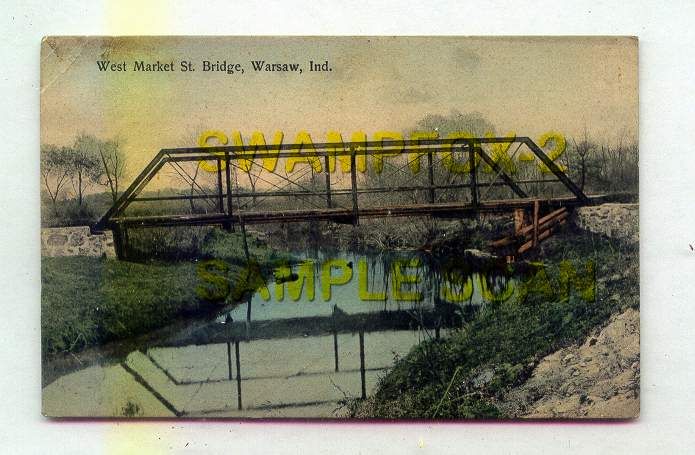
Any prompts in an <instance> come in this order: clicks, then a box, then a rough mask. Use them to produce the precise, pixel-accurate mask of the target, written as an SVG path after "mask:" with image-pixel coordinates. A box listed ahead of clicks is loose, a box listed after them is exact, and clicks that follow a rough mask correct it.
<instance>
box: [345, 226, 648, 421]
mask: <svg viewBox="0 0 695 455" xmlns="http://www.w3.org/2000/svg"><path fill="white" fill-rule="evenodd" d="M542 254H543V256H544V262H546V264H547V265H546V267H545V271H546V274H545V275H544V276H541V275H533V276H532V277H528V278H527V279H525V280H524V282H525V283H526V288H527V289H530V288H535V289H536V290H540V291H541V292H529V293H526V295H525V297H524V298H523V299H522V300H521V301H512V299H509V300H507V301H504V302H499V303H496V304H490V305H487V306H485V307H483V309H482V310H481V311H480V312H479V313H478V314H477V315H476V316H475V317H474V318H473V319H472V320H471V321H470V322H468V323H466V324H464V325H463V326H462V327H461V328H460V329H459V330H457V331H455V332H454V333H453V334H452V335H451V336H449V337H447V338H443V339H440V340H435V339H432V340H427V341H425V342H423V343H420V344H419V345H418V346H416V347H415V348H413V350H412V351H411V352H410V353H409V354H408V355H407V356H406V357H404V358H402V359H400V360H399V361H398V362H397V363H396V364H395V366H394V367H393V368H392V369H391V370H390V371H389V372H388V373H387V374H386V375H385V376H384V377H382V378H381V379H380V382H379V386H378V389H377V392H376V393H375V395H374V396H373V397H371V398H369V399H368V400H367V401H364V402H361V401H359V400H355V401H349V402H348V403H347V404H348V409H349V410H350V411H351V413H352V415H353V416H359V417H372V418H499V417H504V415H503V414H502V413H501V411H500V410H499V409H498V408H497V407H496V406H495V400H497V399H499V398H500V397H501V396H502V394H503V393H504V391H505V390H507V389H508V388H509V387H512V386H514V385H516V384H520V383H522V382H523V381H524V380H525V379H526V378H527V377H528V375H529V374H530V373H531V371H532V369H533V367H534V366H535V364H536V362H537V361H538V360H540V359H541V358H542V357H543V356H545V355H547V354H549V353H551V352H554V351H555V350H557V349H560V348H561V347H563V346H566V345H568V344H570V343H573V342H576V341H579V340H581V339H583V338H584V337H586V336H587V335H588V333H589V332H590V331H591V330H592V329H593V328H595V327H597V326H600V325H601V324H603V323H604V322H605V321H607V319H608V318H609V317H610V316H611V315H612V314H614V313H616V312H618V311H620V310H622V309H624V308H625V307H626V306H629V305H637V304H638V303H637V302H638V301H639V300H638V299H639V277H638V273H637V272H636V268H635V269H634V270H633V269H631V268H630V266H631V265H636V264H637V252H636V251H635V249H634V248H632V247H627V246H625V245H623V244H620V243H619V242H617V241H612V240H608V239H605V238H599V237H596V236H592V235H577V234H574V235H571V236H569V235H565V236H560V237H559V238H555V239H553V240H551V241H548V242H546V244H545V245H544V251H543V252H542ZM588 258H591V259H592V260H593V261H594V263H595V264H596V276H597V277H609V276H612V275H614V274H616V273H617V272H620V271H622V270H626V269H629V270H631V272H629V273H627V274H625V275H623V276H620V275H618V276H616V277H613V279H607V280H605V281H602V282H601V284H600V285H598V286H597V288H596V289H597V293H596V296H595V298H594V299H591V298H587V296H586V295H585V294H583V293H582V292H578V291H577V290H574V291H572V292H570V293H569V294H565V295H564V296H563V294H564V293H559V292H557V290H559V289H562V287H563V285H562V283H563V280H565V279H566V278H567V277H566V274H565V273H564V272H562V270H561V268H560V267H559V263H560V261H562V260H565V261H569V262H570V263H572V264H573V265H574V266H575V268H576V269H577V270H581V269H582V267H584V264H585V261H586V259H588ZM616 295H617V296H618V298H615V297H616Z"/></svg>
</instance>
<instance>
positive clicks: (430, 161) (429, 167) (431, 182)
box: [427, 150, 435, 204]
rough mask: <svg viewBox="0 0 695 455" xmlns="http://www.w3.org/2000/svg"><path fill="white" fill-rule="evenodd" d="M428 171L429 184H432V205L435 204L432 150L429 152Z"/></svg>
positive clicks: (430, 190)
mask: <svg viewBox="0 0 695 455" xmlns="http://www.w3.org/2000/svg"><path fill="white" fill-rule="evenodd" d="M427 171H428V173H429V182H430V188H429V193H430V203H431V204H434V200H435V199H434V164H433V162H432V151H431V150H430V151H429V152H427Z"/></svg>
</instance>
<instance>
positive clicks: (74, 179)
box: [69, 133, 104, 207]
mask: <svg viewBox="0 0 695 455" xmlns="http://www.w3.org/2000/svg"><path fill="white" fill-rule="evenodd" d="M98 142H99V140H98V139H96V138H95V137H94V136H90V135H87V134H84V133H82V134H80V135H79V136H77V139H75V146H74V147H73V149H72V150H71V153H70V160H69V166H70V173H71V175H70V182H71V183H72V188H73V190H74V191H75V195H76V196H77V205H78V207H82V203H83V201H84V192H85V190H86V189H87V188H88V187H89V186H90V185H91V184H92V183H98V182H99V180H100V178H101V176H102V175H103V172H104V171H103V169H102V168H101V165H100V163H99V155H98V151H97V150H98V149H97V148H98Z"/></svg>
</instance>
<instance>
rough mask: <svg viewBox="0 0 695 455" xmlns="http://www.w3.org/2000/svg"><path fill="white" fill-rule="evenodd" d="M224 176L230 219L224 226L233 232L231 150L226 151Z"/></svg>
mask: <svg viewBox="0 0 695 455" xmlns="http://www.w3.org/2000/svg"><path fill="white" fill-rule="evenodd" d="M224 162H225V167H224V176H225V180H226V183H227V217H228V221H227V222H226V223H225V224H224V228H225V229H226V230H227V231H229V232H232V231H234V224H232V176H231V174H230V172H231V170H230V169H229V152H224Z"/></svg>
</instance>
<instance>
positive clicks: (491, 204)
mask: <svg viewBox="0 0 695 455" xmlns="http://www.w3.org/2000/svg"><path fill="white" fill-rule="evenodd" d="M605 197H606V195H591V196H588V198H589V200H590V203H599V202H601V201H602V200H603V199H604V198H605ZM536 200H539V201H540V204H541V205H542V206H545V207H571V206H575V205H579V204H584V202H582V201H579V200H577V198H575V197H559V198H550V199H538V198H519V199H508V200H492V201H485V202H480V203H478V204H476V205H474V204H471V203H460V202H454V203H435V204H414V205H393V206H381V207H364V208H362V207H360V208H359V211H358V214H357V215H358V216H359V218H384V217H407V216H423V215H425V216H427V215H429V216H436V217H442V218H457V217H462V216H466V215H471V214H475V213H495V212H508V211H511V210H514V209H517V208H528V207H531V206H532V205H533V203H534V201H536ZM354 216H355V213H354V212H353V210H352V209H351V208H350V209H346V208H325V209H309V210H273V211H267V212H241V213H239V212H236V213H233V214H232V215H231V216H230V215H228V214H226V213H205V214H186V215H156V216H140V217H117V218H112V219H111V223H113V224H120V225H121V226H123V227H154V226H176V225H214V224H222V223H225V222H229V221H231V222H232V223H240V222H241V221H243V222H244V224H263V223H292V222H301V221H313V220H322V221H335V222H339V223H352V221H353V219H354V218H353V217H354Z"/></svg>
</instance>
